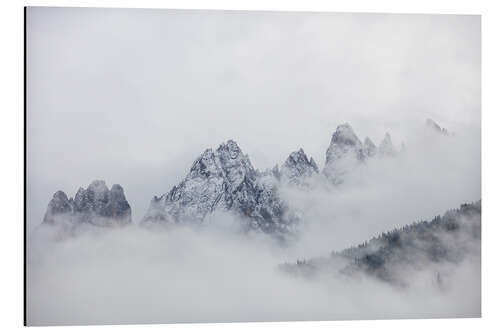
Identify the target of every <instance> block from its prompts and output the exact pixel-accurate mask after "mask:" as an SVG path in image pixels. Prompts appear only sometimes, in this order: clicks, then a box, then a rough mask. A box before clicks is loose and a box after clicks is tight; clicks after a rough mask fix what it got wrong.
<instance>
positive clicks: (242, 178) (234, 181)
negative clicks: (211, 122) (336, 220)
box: [141, 140, 294, 233]
mask: <svg viewBox="0 0 500 333" xmlns="http://www.w3.org/2000/svg"><path fill="white" fill-rule="evenodd" d="M276 185H277V179H276V177H275V176H274V173H273V172H272V171H270V172H264V173H261V172H259V171H257V170H255V169H254V167H253V166H252V163H251V162H250V159H249V158H248V155H245V154H243V152H242V151H241V149H240V147H238V145H237V144H236V142H234V141H233V140H229V141H227V142H226V143H223V144H221V145H220V146H219V147H218V148H217V149H216V150H215V151H214V150H212V149H207V150H205V152H204V153H203V154H202V155H201V156H200V157H198V158H197V159H196V160H195V161H194V163H193V165H192V167H191V169H190V170H189V173H188V174H187V176H186V178H184V180H183V181H181V182H180V183H179V184H178V185H176V186H174V187H173V188H172V189H171V190H170V191H169V192H167V193H165V194H163V195H162V196H160V197H154V198H153V199H152V201H151V205H150V208H149V209H148V212H147V213H146V216H145V217H144V218H143V220H142V222H141V224H143V225H150V224H155V223H202V222H203V221H205V220H206V218H207V216H209V215H210V214H211V213H213V212H215V211H217V210H220V211H226V212H231V213H234V214H236V215H237V216H239V217H242V218H243V220H244V221H245V222H246V223H247V226H248V227H249V228H253V229H260V230H262V231H264V232H268V233H287V232H290V231H291V229H292V227H293V224H294V218H293V217H292V215H290V214H289V211H288V209H287V207H286V205H285V203H284V202H283V201H281V200H280V198H279V196H278V188H277V186H276Z"/></svg>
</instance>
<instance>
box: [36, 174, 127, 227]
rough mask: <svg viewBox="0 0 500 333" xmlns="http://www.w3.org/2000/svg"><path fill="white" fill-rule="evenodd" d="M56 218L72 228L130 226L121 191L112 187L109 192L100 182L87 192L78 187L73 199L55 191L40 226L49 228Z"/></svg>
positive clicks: (91, 184)
mask: <svg viewBox="0 0 500 333" xmlns="http://www.w3.org/2000/svg"><path fill="white" fill-rule="evenodd" d="M63 214H64V215H65V216H62V215H63ZM58 217H60V218H64V219H66V220H68V221H70V222H73V223H76V224H78V223H90V224H95V225H99V226H111V225H117V224H118V225H124V224H128V223H131V209H130V205H129V203H128V201H127V199H126V198H125V193H124V191H123V187H121V186H120V185H118V184H114V185H113V186H112V187H111V191H110V190H109V189H108V187H107V186H106V183H105V182H104V181H103V180H95V181H93V182H92V183H90V185H89V186H88V187H87V189H84V188H82V187H80V188H79V189H78V191H77V192H76V195H75V198H74V199H73V198H70V199H68V197H67V195H66V193H64V192H62V191H57V192H56V193H55V194H54V196H53V198H52V200H51V201H50V202H49V205H48V207H47V212H46V213H45V217H44V219H43V222H44V223H49V224H53V223H54V222H55V221H56V219H57V218H58Z"/></svg>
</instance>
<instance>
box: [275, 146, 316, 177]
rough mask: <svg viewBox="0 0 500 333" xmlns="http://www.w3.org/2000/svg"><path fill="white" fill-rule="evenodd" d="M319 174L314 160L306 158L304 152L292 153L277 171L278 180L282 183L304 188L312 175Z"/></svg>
mask: <svg viewBox="0 0 500 333" xmlns="http://www.w3.org/2000/svg"><path fill="white" fill-rule="evenodd" d="M318 173H319V169H318V166H317V165H316V162H315V161H314V159H313V158H312V157H311V158H308V157H307V155H306V154H305V153H304V150H303V149H302V148H300V149H299V150H298V151H294V152H292V153H291V154H290V155H289V156H288V158H287V159H286V161H285V163H283V165H282V166H281V169H280V171H279V178H280V180H282V181H283V182H285V183H287V184H292V185H298V186H306V185H307V183H308V181H309V180H310V178H311V177H313V176H314V175H317V174H318Z"/></svg>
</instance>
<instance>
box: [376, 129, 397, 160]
mask: <svg viewBox="0 0 500 333" xmlns="http://www.w3.org/2000/svg"><path fill="white" fill-rule="evenodd" d="M378 149H379V152H380V154H381V155H385V156H391V155H395V154H396V149H395V148H394V145H393V144H392V139H391V135H390V134H389V133H385V136H384V138H383V139H382V142H381V143H380V145H379V148H378Z"/></svg>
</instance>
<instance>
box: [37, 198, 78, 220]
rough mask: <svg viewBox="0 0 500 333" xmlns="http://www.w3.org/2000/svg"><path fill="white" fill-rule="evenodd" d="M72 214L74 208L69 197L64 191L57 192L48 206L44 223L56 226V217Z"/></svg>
mask: <svg viewBox="0 0 500 333" xmlns="http://www.w3.org/2000/svg"><path fill="white" fill-rule="evenodd" d="M71 212H72V206H71V202H70V200H69V199H68V196H67V195H66V193H64V192H63V191H57V192H56V193H54V195H53V197H52V200H50V202H49V204H48V206H47V211H46V213H45V216H44V218H43V223H48V224H54V223H55V216H57V215H63V214H70V213H71Z"/></svg>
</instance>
